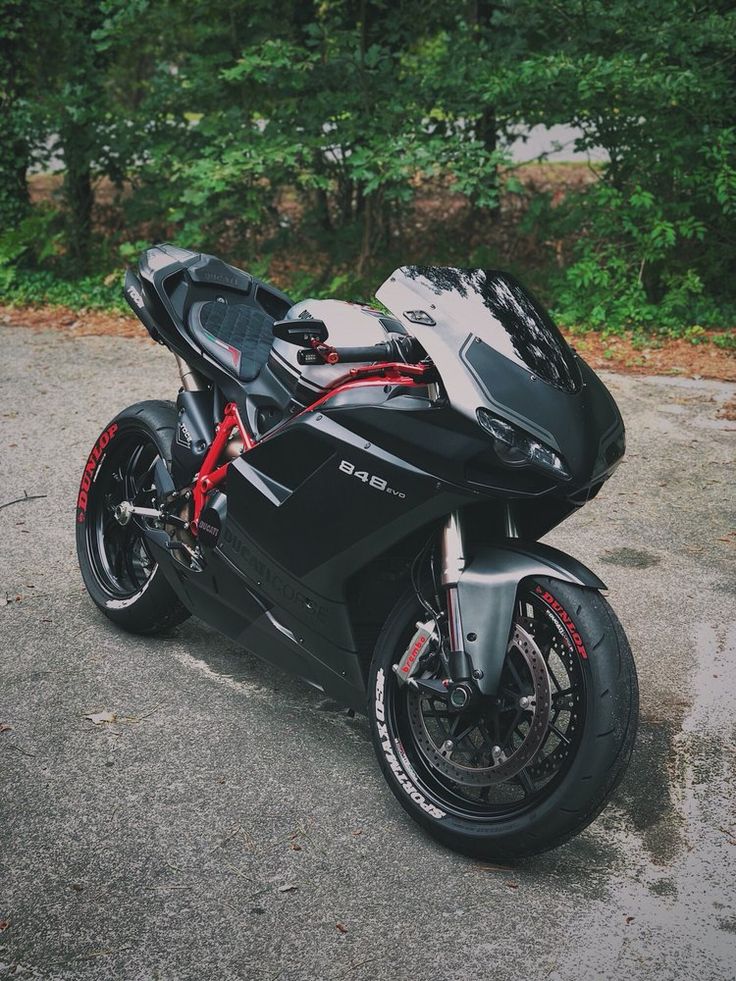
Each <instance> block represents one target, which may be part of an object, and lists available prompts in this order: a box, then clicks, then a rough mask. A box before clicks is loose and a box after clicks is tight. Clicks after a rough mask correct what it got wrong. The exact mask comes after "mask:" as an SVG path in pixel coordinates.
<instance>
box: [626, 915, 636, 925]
mask: <svg viewBox="0 0 736 981" xmlns="http://www.w3.org/2000/svg"><path fill="white" fill-rule="evenodd" d="M626 922H627V923H633V922H634V917H633V916H627V917H626Z"/></svg>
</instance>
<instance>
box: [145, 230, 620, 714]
mask: <svg viewBox="0 0 736 981" xmlns="http://www.w3.org/2000/svg"><path fill="white" fill-rule="evenodd" d="M407 270H415V271H416V272H415V275H416V277H417V278H418V279H421V280H422V281H424V282H426V283H427V284H428V286H429V287H431V289H432V291H433V295H437V296H438V297H441V298H442V301H443V302H444V301H445V300H446V301H447V303H448V304H449V307H450V308H451V309H452V310H453V311H455V315H457V316H461V310H462V308H461V307H459V306H458V304H459V303H460V302H461V301H462V300H463V299H466V298H467V296H468V294H472V295H473V297H474V298H475V300H474V302H475V306H474V307H472V309H473V310H475V307H477V308H478V311H484V318H485V319H483V320H482V322H481V321H480V320H478V319H476V320H474V321H473V322H469V323H468V324H467V332H466V333H463V332H462V330H460V331H459V332H458V327H457V325H455V327H454V329H455V331H456V333H457V336H458V338H459V339H460V341H459V345H460V346H459V349H458V353H457V364H456V370H465V371H466V372H467V373H468V375H469V376H472V378H473V379H475V383H476V384H477V385H478V386H479V388H480V390H481V391H483V392H484V394H485V397H486V399H487V402H488V406H489V408H491V409H493V408H494V407H496V408H497V410H498V411H499V414H501V415H503V417H504V418H509V419H511V420H513V421H514V422H515V424H517V425H519V426H521V427H522V428H523V429H524V430H525V431H527V432H528V433H530V434H531V435H533V436H535V437H536V438H539V439H541V440H542V441H543V442H545V443H547V444H548V445H550V446H551V447H553V448H554V449H555V450H557V451H558V452H559V453H561V455H562V456H563V457H564V459H565V461H566V463H567V464H568V466H569V467H570V469H571V473H572V475H573V478H572V480H570V481H567V482H558V481H556V480H555V478H554V477H550V476H549V475H548V474H546V473H543V472H541V471H537V470H534V469H533V468H531V467H528V466H523V467H509V466H507V465H506V464H504V463H503V462H502V461H501V460H500V459H498V458H497V457H496V455H495V453H494V451H493V443H492V440H491V439H489V437H488V436H487V435H486V434H485V432H484V431H483V430H482V428H481V427H480V426H479V425H478V424H477V422H475V421H474V420H473V419H470V418H469V417H468V415H467V413H462V412H459V411H457V410H456V408H455V407H453V405H452V404H450V403H449V402H448V401H447V399H442V398H440V399H435V400H434V401H432V400H431V399H430V392H429V389H428V388H426V387H424V388H421V387H420V388H407V387H402V386H397V385H392V384H386V385H385V386H374V387H370V388H368V387H366V388H362V389H361V388H359V389H356V390H354V391H346V392H344V393H342V394H339V395H337V396H336V397H335V398H333V399H331V400H330V401H329V402H327V403H325V404H324V405H323V406H322V407H320V409H319V411H316V412H310V411H306V412H302V413H301V414H299V410H300V409H301V406H299V405H298V403H295V402H294V400H293V395H292V392H294V391H295V390H296V391H298V392H299V393H300V394H299V398H300V399H302V400H303V402H304V403H308V402H309V401H310V400H314V399H315V398H316V397H317V395H318V394H319V393H318V392H317V391H315V392H310V391H309V390H308V389H307V388H306V386H304V385H298V386H296V389H295V386H294V383H293V379H291V378H289V377H287V373H286V372H285V371H284V370H283V368H282V367H281V366H279V365H278V363H277V359H276V358H275V357H274V356H273V352H272V355H271V356H270V358H269V363H268V364H267V365H266V366H264V368H263V369H262V370H261V372H260V374H259V376H258V377H257V378H256V379H255V380H254V381H252V382H242V381H240V380H239V379H238V378H237V377H235V375H234V374H233V373H230V372H228V371H227V369H226V368H225V367H223V366H222V365H220V364H218V363H217V362H215V361H214V360H213V359H212V358H210V357H209V356H208V354H207V353H206V352H205V351H202V350H201V348H199V346H198V345H197V343H196V341H195V340H194V338H193V336H192V335H191V333H190V332H189V330H188V328H187V315H188V311H189V310H190V308H191V305H192V304H193V303H194V302H197V301H199V300H208V299H209V300H211V299H213V298H220V299H221V300H223V301H224V302H226V303H247V304H252V305H256V306H258V307H259V309H261V310H263V311H264V312H266V313H268V315H269V316H271V317H273V318H274V319H279V318H281V317H283V316H284V314H285V313H286V310H287V309H288V308H289V306H290V305H291V300H289V298H288V297H286V296H285V295H284V294H283V293H280V292H279V291H278V290H274V289H272V288H271V287H268V286H267V285H266V284H264V283H261V282H259V281H258V280H257V279H255V278H254V277H252V276H250V275H249V274H248V273H244V272H242V271H241V270H237V269H234V268H233V267H231V266H228V265H226V264H225V263H222V262H221V261H220V260H217V259H214V258H213V257H210V256H203V255H199V254H197V253H193V252H187V251H186V250H181V249H177V248H174V247H172V246H161V247H157V248H154V249H150V250H148V251H147V252H146V253H145V254H144V257H143V260H142V262H141V266H140V275H139V277H135V276H133V274H131V276H130V277H129V278H128V280H126V282H127V283H128V284H129V285H131V286H132V287H133V288H134V289H135V290H136V291H137V292H138V293H139V294H140V295H141V296H142V297H143V299H144V309H143V310H140V309H136V304H135V303H133V302H131V305H132V306H133V307H134V309H136V312H137V313H138V314H139V316H141V319H142V320H143V321H144V323H145V324H146V326H147V328H148V329H149V330H150V331H151V332H152V334H154V333H155V335H156V336H157V337H158V338H160V339H161V341H162V342H163V343H165V344H166V345H167V346H169V347H170V348H171V349H172V350H173V351H175V352H176V353H178V354H180V355H181V356H182V357H183V358H185V359H186V360H187V361H188V362H189V364H190V365H191V366H192V367H193V368H194V369H195V370H196V371H198V372H200V373H201V374H202V375H203V376H204V377H205V378H207V379H209V380H210V382H211V388H209V389H208V390H207V391H206V392H204V393H201V394H200V395H199V396H198V397H197V398H196V399H188V398H184V397H180V407H181V408H184V410H185V414H186V415H187V417H191V418H192V420H193V426H194V428H195V429H196V430H197V433H198V434H199V433H201V432H202V431H203V428H204V427H206V426H208V425H209V424H210V422H209V421H210V420H211V419H212V417H213V415H215V416H216V415H217V409H218V406H220V405H221V403H222V401H223V400H234V401H236V402H237V404H238V405H239V406H240V407H241V409H242V410H243V411H244V413H245V416H246V418H247V419H248V421H249V424H250V425H251V427H252V428H253V429H254V431H256V432H257V433H259V434H260V435H263V434H264V433H266V435H265V436H263V438H262V439H261V441H260V442H259V443H258V444H257V445H256V446H255V447H254V448H253V449H252V450H251V451H249V452H248V453H247V454H245V455H244V456H242V457H240V458H239V459H237V460H236V461H234V462H233V463H232V465H231V466H230V468H229V470H228V475H227V478H226V481H225V484H224V485H223V486H222V487H221V488H220V491H222V493H220V491H218V492H215V493H214V494H213V495H211V496H210V498H209V500H208V508H210V511H209V512H208V511H205V514H207V513H210V514H215V515H216V517H217V521H218V522H219V526H220V531H219V535H217V536H214V535H213V536H212V537H211V538H209V539H208V541H207V542H206V543H205V548H204V550H203V552H204V564H205V568H204V570H203V571H196V572H195V571H191V570H189V569H188V568H186V567H184V566H183V565H182V564H181V563H180V562H178V561H176V560H175V559H174V558H173V557H172V555H171V553H170V552H169V551H168V550H167V549H166V548H164V547H162V545H163V543H162V542H161V541H159V540H158V538H156V536H154V538H155V539H156V540H154V541H152V545H151V547H152V550H153V551H154V553H155V557H156V558H157V560H158V561H159V562H160V564H161V567H162V569H163V570H164V573H165V575H166V576H167V578H168V579H169V581H170V582H171V583H172V585H173V586H174V588H175V589H176V591H177V593H178V594H179V596H180V597H181V598H182V600H183V602H184V603H185V604H186V605H187V606H188V607H189V608H190V609H191V610H192V611H193V612H194V613H195V614H196V615H198V616H200V617H201V618H202V619H204V620H205V621H207V622H208V623H210V624H212V625H213V626H215V627H216V628H218V629H219V630H221V631H222V632H223V633H224V634H226V635H227V636H229V637H231V638H232V639H233V640H234V641H237V642H238V643H240V644H243V645H244V646H246V647H248V648H249V649H251V650H253V651H255V652H256V653H258V654H259V655H261V656H263V657H265V658H266V659H267V660H268V661H270V662H271V663H273V664H276V665H278V666H279V667H281V668H284V669H285V670H288V671H291V672H294V673H295V674H297V675H299V676H300V677H303V678H305V679H306V680H307V681H309V682H310V683H311V684H314V685H316V686H318V687H319V688H321V689H323V690H325V691H328V692H330V693H331V694H332V695H333V696H334V697H336V698H338V699H340V700H341V701H343V702H344V703H346V704H348V705H350V706H352V707H354V708H359V709H362V708H364V704H365V697H366V689H365V685H366V679H367V666H368V660H369V658H370V653H371V646H372V643H373V641H374V640H375V636H376V633H377V630H378V628H379V627H380V625H381V623H382V622H383V621H384V620H385V618H386V616H387V614H388V611H389V609H390V607H391V606H392V605H393V603H394V602H395V600H396V599H397V598H398V594H399V593H400V592H401V591H402V590H403V589H404V588H405V585H406V582H407V569H408V565H409V563H410V561H411V559H412V558H413V557H414V555H415V554H416V552H417V551H418V549H419V547H421V544H422V543H423V542H424V541H425V540H426V539H427V538H428V536H430V535H431V534H435V533H436V532H437V531H438V530H439V528H440V527H441V526H442V523H443V521H444V518H445V517H446V515H447V514H448V513H449V512H450V511H451V510H453V509H456V508H459V509H463V510H464V514H465V519H466V520H465V524H466V532H467V541H466V551H467V553H468V559H469V561H470V562H472V561H473V557H474V552H475V551H478V553H479V555H480V553H481V552H482V551H483V549H484V548H486V547H487V546H489V545H493V544H498V543H502V542H503V538H504V534H505V532H504V527H505V526H504V519H505V514H506V509H507V507H510V509H511V512H512V515H513V517H514V520H515V522H516V525H517V527H518V529H519V534H520V536H521V537H522V539H525V541H523V542H516V541H515V542H513V543H511V542H509V541H506V542H505V543H504V547H505V548H506V549H507V550H508V549H510V550H511V551H514V550H516V551H517V552H519V554H520V555H521V556H523V557H524V561H526V560H527V559H529V557H532V558H535V559H538V561H539V562H540V563H544V562H546V561H547V560H548V559H549V555H548V554H547V553H545V551H544V549H543V548H542V547H541V546H538V545H537V544H536V542H535V539H537V538H538V537H541V536H542V535H543V534H545V533H546V532H547V531H548V530H549V529H550V528H552V527H554V526H555V525H556V524H558V523H559V522H560V521H561V520H563V519H564V517H566V516H567V515H568V514H569V513H570V512H571V511H572V510H574V509H575V508H576V507H578V506H580V505H581V504H583V503H584V502H585V501H586V500H587V499H589V497H590V496H593V495H594V494H595V493H597V490H598V489H599V488H600V485H601V484H602V482H603V481H604V480H605V479H607V477H608V476H609V475H610V473H611V472H612V469H613V468H614V467H615V465H616V464H617V462H618V460H619V459H620V456H621V455H622V453H623V424H622V422H621V418H620V415H619V414H618V410H617V408H616V406H615V403H614V401H613V399H612V398H611V396H610V395H609V394H608V392H607V391H606V389H605V387H604V386H603V384H602V383H601V382H600V380H599V379H598V378H597V377H596V376H595V375H594V373H593V372H592V371H591V370H590V369H589V368H588V367H587V365H585V363H584V362H583V361H582V360H581V359H580V358H578V357H577V356H576V355H574V354H573V352H572V351H571V350H570V349H569V348H568V347H567V345H566V344H565V342H564V340H563V339H562V337H561V335H560V334H559V332H558V331H557V330H556V328H555V327H554V324H552V322H551V320H550V319H549V317H548V316H547V315H546V314H545V313H544V311H543V310H542V309H541V307H539V305H538V304H537V303H536V302H535V301H533V300H532V299H531V298H530V297H529V296H528V294H526V293H525V291H524V290H523V288H522V287H521V286H520V285H519V284H518V283H517V282H516V281H515V280H513V279H512V278H511V277H508V276H504V275H502V274H497V273H490V272H487V271H482V270H481V271H477V270H476V271H458V270H442V269H432V268H427V267H405V269H404V270H402V272H403V273H404V274H407V275H408V274H409V273H408V272H407ZM459 273H462V275H460V278H458V274H459ZM471 273H472V275H471ZM451 274H452V275H451ZM481 274H482V275H481ZM129 299H130V297H129ZM437 305H438V307H441V306H442V304H441V302H440V301H439V300H438V304H437ZM437 313H438V316H437V324H436V326H435V327H432V328H431V329H432V330H434V329H436V330H437V331H441V330H447V329H448V328H447V327H446V326H444V325H443V321H442V319H441V317H440V316H439V313H440V310H438V311H437ZM471 319H472V318H471ZM391 323H394V321H391ZM499 332H500V333H503V334H504V337H505V340H503V342H501V341H500V340H497V341H494V336H500V333H499ZM463 337H464V338H465V340H464V341H462V338H463ZM494 343H497V344H498V345H499V346H501V347H503V353H501V352H500V351H499V350H497V349H496V347H494ZM511 348H512V349H513V350H512V351H511V355H510V353H509V351H510V349H511ZM512 355H513V356H512ZM342 370H344V369H341V368H339V366H338V367H337V368H336V372H337V373H338V374H339V373H340V372H341V371H342ZM440 373H441V370H440ZM532 374H533V375H534V378H533V379H532V377H531V376H532ZM469 384H470V382H469ZM295 412H296V413H297V414H296V415H294V413H295ZM267 414H268V421H264V420H266V415H267ZM290 416H294V418H292V419H291V421H289V422H287V423H282V424H281V425H279V424H278V422H279V421H281V420H286V419H288V418H289V417H290ZM266 430H268V431H267V432H266ZM341 464H343V466H342V467H341ZM196 465H197V461H196V460H195V459H194V457H193V456H192V455H191V454H190V456H189V457H188V458H187V459H185V458H184V456H183V455H182V453H181V452H180V453H179V457H177V458H176V463H175V476H176V477H177V479H178V480H179V482H180V485H181V478H182V475H183V473H184V472H185V470H187V474H188V475H187V477H186V480H189V479H191V476H192V475H193V472H194V471H193V468H196ZM356 473H357V474H360V475H366V476H365V479H364V478H363V477H361V476H355V474H356ZM368 477H373V478H376V480H374V481H373V482H371V481H370V480H369V479H368ZM563 559H564V561H563V562H562V566H560V569H561V570H562V569H563V567H564V570H566V571H565V574H567V573H570V574H573V573H574V572H576V571H577V572H579V571H580V569H579V564H577V563H575V561H574V560H572V559H568V558H567V557H563ZM555 561H558V560H557V559H556V560H555ZM559 561H562V560H559ZM547 565H548V566H549V568H550V575H554V574H555V571H554V563H552V564H550V563H549V562H547ZM562 574H563V573H562V571H560V575H562ZM580 574H581V576H582V575H583V573H580ZM585 574H586V575H587V576H588V579H589V584H590V585H591V586H592V587H593V588H596V584H598V583H599V581H598V580H596V579H595V577H592V574H589V573H588V572H587V570H585ZM366 595H370V597H371V600H370V603H369V604H368V606H366V603H365V602H364V601H362V600H361V599H360V598H361V597H363V596H366Z"/></svg>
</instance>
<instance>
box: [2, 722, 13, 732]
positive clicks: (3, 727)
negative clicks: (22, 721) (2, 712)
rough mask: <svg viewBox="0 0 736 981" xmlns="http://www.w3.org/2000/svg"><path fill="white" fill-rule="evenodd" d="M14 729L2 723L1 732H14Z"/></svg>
mask: <svg viewBox="0 0 736 981" xmlns="http://www.w3.org/2000/svg"><path fill="white" fill-rule="evenodd" d="M12 731H13V727H12V726H9V725H8V723H7V722H0V732H12Z"/></svg>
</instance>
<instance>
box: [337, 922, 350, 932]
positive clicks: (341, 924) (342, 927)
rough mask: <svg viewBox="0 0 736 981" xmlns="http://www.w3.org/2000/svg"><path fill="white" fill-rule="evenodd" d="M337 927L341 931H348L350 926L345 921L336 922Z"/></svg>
mask: <svg viewBox="0 0 736 981" xmlns="http://www.w3.org/2000/svg"><path fill="white" fill-rule="evenodd" d="M335 928H336V929H337V930H339V931H340V933H347V932H348V928H347V927H346V926H345V924H344V923H336V924H335Z"/></svg>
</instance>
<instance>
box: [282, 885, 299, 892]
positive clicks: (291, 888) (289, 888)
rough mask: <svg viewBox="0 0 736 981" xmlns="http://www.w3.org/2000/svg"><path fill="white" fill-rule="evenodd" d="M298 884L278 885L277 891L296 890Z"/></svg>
mask: <svg viewBox="0 0 736 981" xmlns="http://www.w3.org/2000/svg"><path fill="white" fill-rule="evenodd" d="M298 888H299V886H279V892H296V891H297V889H298Z"/></svg>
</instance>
